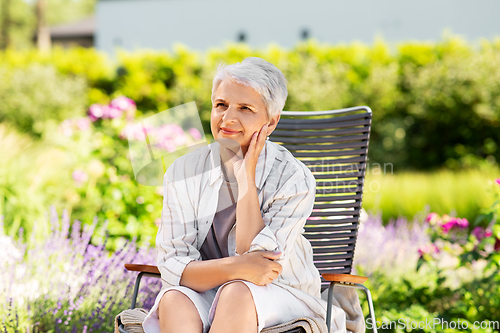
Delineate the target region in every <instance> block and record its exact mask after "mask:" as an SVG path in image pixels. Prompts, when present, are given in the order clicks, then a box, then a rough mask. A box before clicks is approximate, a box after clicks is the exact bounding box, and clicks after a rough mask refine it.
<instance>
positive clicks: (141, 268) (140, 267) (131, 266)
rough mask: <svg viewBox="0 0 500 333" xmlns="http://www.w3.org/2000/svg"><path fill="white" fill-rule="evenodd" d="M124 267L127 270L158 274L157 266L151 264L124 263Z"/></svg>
mask: <svg viewBox="0 0 500 333" xmlns="http://www.w3.org/2000/svg"><path fill="white" fill-rule="evenodd" d="M125 268H126V269H127V270H129V271H135V272H144V273H152V274H160V271H159V270H158V267H156V266H153V265H136V264H125Z"/></svg>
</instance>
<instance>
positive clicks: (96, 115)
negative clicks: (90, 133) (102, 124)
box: [87, 103, 104, 122]
mask: <svg viewBox="0 0 500 333" xmlns="http://www.w3.org/2000/svg"><path fill="white" fill-rule="evenodd" d="M103 107H104V105H102V104H97V103H95V104H92V105H91V106H89V109H88V112H87V114H88V116H89V118H90V120H92V122H94V121H96V120H97V119H100V118H102V117H103V116H104V109H103Z"/></svg>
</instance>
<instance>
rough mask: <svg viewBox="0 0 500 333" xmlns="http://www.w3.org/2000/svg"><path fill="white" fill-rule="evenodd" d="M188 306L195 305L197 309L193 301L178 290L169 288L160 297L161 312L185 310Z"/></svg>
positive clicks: (159, 306)
mask: <svg viewBox="0 0 500 333" xmlns="http://www.w3.org/2000/svg"><path fill="white" fill-rule="evenodd" d="M186 307H188V308H191V307H193V308H194V309H195V310H196V307H195V306H194V304H193V302H192V301H191V300H190V299H189V297H187V296H186V295H184V294H183V293H182V292H180V291H178V290H169V291H167V292H166V293H165V294H163V296H162V297H161V299H160V303H159V304H158V308H159V310H160V312H165V311H168V312H171V311H185V310H186V309H185V308H186Z"/></svg>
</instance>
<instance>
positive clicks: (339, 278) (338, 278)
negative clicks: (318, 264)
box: [321, 273, 368, 284]
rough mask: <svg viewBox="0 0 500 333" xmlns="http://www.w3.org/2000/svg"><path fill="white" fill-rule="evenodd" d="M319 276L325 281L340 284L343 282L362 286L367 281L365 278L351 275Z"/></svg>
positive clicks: (331, 274)
mask: <svg viewBox="0 0 500 333" xmlns="http://www.w3.org/2000/svg"><path fill="white" fill-rule="evenodd" d="M321 276H322V277H323V278H324V279H325V280H326V281H330V282H341V283H342V282H344V283H361V284H362V283H364V282H365V281H366V280H368V278H367V277H364V276H357V275H351V274H335V273H324V274H321Z"/></svg>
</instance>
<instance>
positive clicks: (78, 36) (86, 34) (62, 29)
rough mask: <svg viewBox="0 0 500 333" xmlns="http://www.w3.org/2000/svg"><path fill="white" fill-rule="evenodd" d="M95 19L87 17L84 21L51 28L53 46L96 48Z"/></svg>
mask: <svg viewBox="0 0 500 333" xmlns="http://www.w3.org/2000/svg"><path fill="white" fill-rule="evenodd" d="M94 34H95V18H94V16H92V17H87V18H85V19H83V20H80V21H77V22H71V23H65V24H61V25H56V26H52V27H50V39H51V42H52V46H55V45H60V46H62V47H71V46H83V47H93V46H94ZM35 39H36V36H35Z"/></svg>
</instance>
